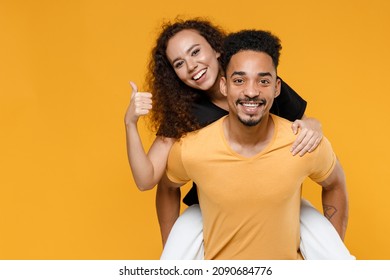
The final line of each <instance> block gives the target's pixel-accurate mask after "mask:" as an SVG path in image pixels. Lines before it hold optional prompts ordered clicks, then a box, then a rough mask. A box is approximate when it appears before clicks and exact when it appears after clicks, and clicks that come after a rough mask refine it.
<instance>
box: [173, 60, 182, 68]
mask: <svg viewBox="0 0 390 280" xmlns="http://www.w3.org/2000/svg"><path fill="white" fill-rule="evenodd" d="M182 65H183V61H179V62H177V63H175V65H174V67H175V68H180V67H181V66H182Z"/></svg>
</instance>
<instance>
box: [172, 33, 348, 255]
mask: <svg viewBox="0 0 390 280" xmlns="http://www.w3.org/2000/svg"><path fill="white" fill-rule="evenodd" d="M280 50H281V44H280V41H279V39H278V38H277V37H275V36H273V35H272V34H271V33H269V32H264V31H254V30H246V31H241V32H238V33H234V34H232V35H229V36H228V38H227V39H226V41H225V46H224V55H223V57H222V68H223V70H224V73H225V76H224V77H222V78H221V84H220V88H221V93H222V94H223V95H225V96H226V97H227V100H228V104H229V115H228V116H227V117H225V118H222V119H220V120H219V121H216V122H215V123H213V124H211V125H209V126H207V127H206V128H203V129H201V130H199V131H196V132H192V133H190V134H188V135H187V136H186V137H184V138H183V139H182V140H180V142H178V143H176V144H175V145H174V146H173V147H172V149H171V152H170V156H169V160H168V168H167V178H168V179H169V181H170V184H171V187H172V188H179V187H180V186H182V185H184V184H185V183H186V182H188V181H190V180H193V181H194V182H196V183H197V185H198V196H199V202H200V208H201V210H202V215H203V235H204V247H205V259H302V256H301V254H300V252H299V240H300V229H299V209H300V199H301V185H302V183H303V181H304V180H305V178H307V177H310V178H311V179H312V180H314V181H316V182H317V183H319V184H320V185H321V186H322V187H323V195H322V200H323V206H324V214H325V216H326V217H327V218H328V219H329V220H330V222H331V223H332V224H333V226H334V227H335V229H336V230H337V232H338V233H339V235H340V237H341V239H343V238H344V235H345V231H346V226H347V219H348V201H347V192H346V184H345V178H344V172H343V170H342V167H341V166H340V164H339V162H338V161H337V159H336V156H335V154H334V152H333V151H332V148H331V145H330V143H329V141H328V140H327V139H323V140H322V142H321V144H320V146H319V147H318V148H317V149H316V150H315V151H314V152H312V153H310V154H307V155H306V156H304V157H292V156H291V154H290V147H291V144H292V143H293V142H294V140H295V135H294V134H293V133H292V131H291V123H290V122H289V121H287V120H285V119H282V118H279V117H277V116H275V115H272V114H270V113H269V110H270V108H271V106H272V103H273V99H274V98H275V97H277V96H278V95H279V93H280V80H279V79H278V78H277V66H278V62H279V55H280Z"/></svg>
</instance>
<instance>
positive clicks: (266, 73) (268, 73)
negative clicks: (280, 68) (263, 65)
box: [257, 72, 272, 77]
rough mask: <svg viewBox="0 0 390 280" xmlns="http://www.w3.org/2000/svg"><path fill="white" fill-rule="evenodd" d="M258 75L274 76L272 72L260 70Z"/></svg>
mask: <svg viewBox="0 0 390 280" xmlns="http://www.w3.org/2000/svg"><path fill="white" fill-rule="evenodd" d="M257 76H260V77H266V76H271V77H272V74H271V73H270V72H260V73H258V74H257Z"/></svg>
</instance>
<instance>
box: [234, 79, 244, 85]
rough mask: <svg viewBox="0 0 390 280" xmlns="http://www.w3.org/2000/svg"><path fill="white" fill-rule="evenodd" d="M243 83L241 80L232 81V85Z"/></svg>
mask: <svg viewBox="0 0 390 280" xmlns="http://www.w3.org/2000/svg"><path fill="white" fill-rule="evenodd" d="M243 82H244V80H243V79H234V81H233V83H235V84H242V83H243Z"/></svg>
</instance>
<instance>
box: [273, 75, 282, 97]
mask: <svg viewBox="0 0 390 280" xmlns="http://www.w3.org/2000/svg"><path fill="white" fill-rule="evenodd" d="M281 88H282V81H281V80H280V79H279V78H276V85H275V96H274V98H276V97H278V96H279V94H280V91H281Z"/></svg>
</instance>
